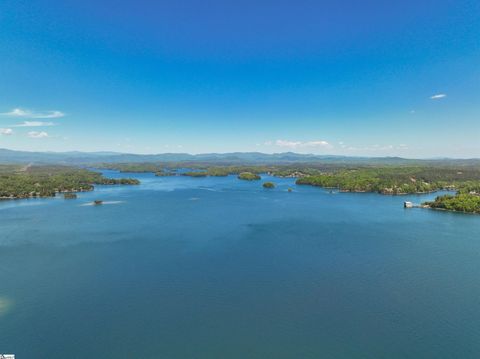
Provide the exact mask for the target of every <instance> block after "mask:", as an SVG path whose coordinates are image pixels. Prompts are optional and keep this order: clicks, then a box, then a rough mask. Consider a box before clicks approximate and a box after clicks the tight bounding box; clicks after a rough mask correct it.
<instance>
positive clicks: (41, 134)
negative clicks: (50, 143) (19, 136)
mask: <svg viewBox="0 0 480 359" xmlns="http://www.w3.org/2000/svg"><path fill="white" fill-rule="evenodd" d="M28 137H30V138H45V137H48V133H47V132H45V131H30V132H29V133H28Z"/></svg>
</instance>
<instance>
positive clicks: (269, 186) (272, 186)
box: [263, 182, 275, 188]
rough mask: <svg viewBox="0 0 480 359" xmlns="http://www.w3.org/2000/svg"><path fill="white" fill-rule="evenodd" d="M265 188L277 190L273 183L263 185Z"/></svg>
mask: <svg viewBox="0 0 480 359" xmlns="http://www.w3.org/2000/svg"><path fill="white" fill-rule="evenodd" d="M263 188H275V183H273V182H265V183H264V184H263Z"/></svg>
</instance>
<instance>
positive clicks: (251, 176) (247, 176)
mask: <svg viewBox="0 0 480 359" xmlns="http://www.w3.org/2000/svg"><path fill="white" fill-rule="evenodd" d="M261 178H262V177H260V176H259V175H257V174H256V173H251V172H242V173H240V174H239V175H238V179H241V180H245V181H257V180H259V179H261Z"/></svg>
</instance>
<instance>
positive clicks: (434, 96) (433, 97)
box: [430, 93, 447, 100]
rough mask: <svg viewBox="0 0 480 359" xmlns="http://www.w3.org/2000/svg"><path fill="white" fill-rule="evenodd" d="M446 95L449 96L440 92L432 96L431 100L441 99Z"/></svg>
mask: <svg viewBox="0 0 480 359" xmlns="http://www.w3.org/2000/svg"><path fill="white" fill-rule="evenodd" d="M444 97H447V95H446V94H444V93H439V94H436V95H433V96H430V99H431V100H439V99H441V98H444Z"/></svg>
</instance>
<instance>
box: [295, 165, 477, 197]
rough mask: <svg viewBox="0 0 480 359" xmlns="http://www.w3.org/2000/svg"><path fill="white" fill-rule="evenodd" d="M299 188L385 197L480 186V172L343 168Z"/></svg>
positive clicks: (302, 182)
mask: <svg viewBox="0 0 480 359" xmlns="http://www.w3.org/2000/svg"><path fill="white" fill-rule="evenodd" d="M296 183H297V184H299V185H312V186H320V187H325V188H338V189H339V190H340V191H343V192H377V193H382V194H393V195H395V194H409V193H429V192H435V191H438V190H442V189H449V190H462V189H463V188H466V187H472V188H474V187H476V186H479V184H480V169H478V168H474V167H467V168H450V167H448V168H443V167H423V166H418V167H403V166H398V167H394V166H389V167H371V168H368V167H367V168H358V169H346V170H345V169H342V170H338V171H333V172H326V173H321V174H318V175H314V176H306V177H303V178H299V179H298V180H297V181H296Z"/></svg>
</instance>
